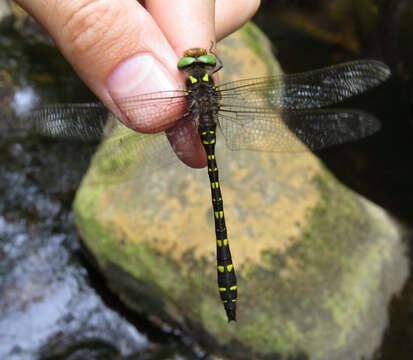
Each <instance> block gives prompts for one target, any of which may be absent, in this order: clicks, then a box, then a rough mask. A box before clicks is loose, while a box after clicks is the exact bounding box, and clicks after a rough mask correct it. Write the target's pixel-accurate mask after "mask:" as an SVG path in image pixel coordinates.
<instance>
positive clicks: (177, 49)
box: [16, 0, 259, 167]
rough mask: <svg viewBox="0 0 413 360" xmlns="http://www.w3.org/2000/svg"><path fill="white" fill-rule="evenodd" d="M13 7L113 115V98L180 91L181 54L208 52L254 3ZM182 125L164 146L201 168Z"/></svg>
mask: <svg viewBox="0 0 413 360" xmlns="http://www.w3.org/2000/svg"><path fill="white" fill-rule="evenodd" d="M16 1H17V2H18V3H19V4H20V5H21V6H22V7H23V8H24V9H26V10H27V11H28V12H29V13H30V14H31V15H32V16H34V17H35V18H36V19H37V20H38V21H39V22H40V23H41V24H42V25H43V26H44V27H45V29H46V30H47V31H48V32H49V34H50V35H51V36H52V38H53V39H54V41H55V43H56V44H57V46H58V47H59V49H60V50H61V52H62V53H63V55H64V56H65V57H66V58H67V60H68V61H69V62H70V63H71V64H72V66H73V68H74V69H75V70H76V72H77V73H78V74H79V76H80V77H81V79H82V80H83V81H84V82H85V83H86V84H87V85H88V86H89V88H90V89H91V90H92V91H93V92H94V93H95V94H96V95H97V96H98V97H99V98H100V100H102V101H103V102H104V103H108V100H109V105H108V106H109V108H110V110H111V111H112V112H114V113H115V114H119V110H120V111H121V113H122V109H121V108H120V109H119V108H117V105H116V103H115V102H111V100H113V99H115V98H120V97H127V96H133V95H138V94H143V93H148V92H155V91H163V90H176V89H181V88H182V87H183V79H182V75H181V74H180V73H179V71H178V70H177V62H178V60H179V58H180V57H181V56H182V55H183V53H184V51H185V50H187V49H189V48H194V47H204V48H206V49H209V48H210V46H211V43H215V42H216V38H217V39H218V40H219V39H222V38H223V37H225V36H226V35H228V34H229V33H231V32H233V31H235V30H236V29H237V28H239V27H241V26H242V25H243V24H244V23H245V22H246V21H247V20H248V19H249V18H250V17H251V16H252V15H253V14H254V13H255V11H256V10H257V8H258V6H259V0H238V1H226V0H216V1H212V0H190V1H188V0H173V1H172V0H171V1H168V0H146V1H136V0H117V1H110V0H72V1H62V0H53V1H52V0H16ZM165 116H167V114H165ZM121 119H122V121H123V122H124V123H125V125H127V126H128V127H130V128H132V129H134V130H137V131H139V132H143V133H145V132H151V129H153V128H157V127H158V128H159V124H156V123H154V122H156V121H158V120H155V119H154V120H153V121H147V122H145V123H144V124H141V123H139V119H133V118H130V117H124V118H123V117H121ZM187 123H188V122H187ZM189 125H191V124H186V125H185V124H184V125H181V126H182V127H183V128H182V129H179V130H180V131H177V132H175V131H174V132H170V134H171V135H170V136H169V140H170V141H171V143H172V144H173V146H174V149H175V150H176V151H177V153H179V154H182V157H183V158H184V161H185V163H187V164H188V165H190V166H193V167H202V166H205V155H204V150H203V148H202V145H201V144H200V142H199V138H198V137H197V136H193V131H194V130H193V128H192V126H189ZM173 133H179V134H180V135H179V137H180V138H179V139H178V138H176V136H174V135H173ZM178 140H179V141H178Z"/></svg>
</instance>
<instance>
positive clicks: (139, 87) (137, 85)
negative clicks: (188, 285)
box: [107, 53, 178, 125]
mask: <svg viewBox="0 0 413 360" xmlns="http://www.w3.org/2000/svg"><path fill="white" fill-rule="evenodd" d="M107 87H108V91H109V93H110V95H111V97H112V99H113V101H114V102H115V103H116V104H117V106H118V107H119V109H120V110H121V112H122V114H123V115H125V116H126V117H127V118H128V119H127V121H130V122H132V123H134V122H136V121H138V120H139V119H133V118H130V112H131V111H130V106H131V104H130V103H128V104H122V101H121V99H122V98H125V97H131V96H135V95H139V94H146V93H150V92H156V91H165V90H176V89H177V88H178V84H177V83H176V82H175V81H174V79H173V78H172V76H171V75H170V74H169V73H168V71H167V70H166V68H165V67H164V66H163V65H162V64H161V63H160V62H159V61H157V60H156V59H155V58H154V57H153V56H152V55H150V54H148V53H144V54H138V55H135V56H132V57H131V58H129V59H127V60H125V61H124V62H122V63H121V64H120V65H118V67H117V68H116V69H115V70H114V71H113V72H112V74H111V75H110V76H109V78H108V80H107ZM126 106H127V108H126ZM128 109H129V110H128ZM128 111H129V113H128ZM133 115H135V114H133ZM132 125H133V124H132Z"/></svg>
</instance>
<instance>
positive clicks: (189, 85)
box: [186, 67, 220, 130]
mask: <svg viewBox="0 0 413 360" xmlns="http://www.w3.org/2000/svg"><path fill="white" fill-rule="evenodd" d="M192 70H193V71H191V73H190V74H189V75H188V77H187V80H186V102H187V105H188V110H189V112H190V113H191V115H192V117H193V119H194V120H195V123H196V127H197V129H198V130H199V126H204V125H211V124H216V122H217V121H216V118H217V112H218V110H219V99H220V97H219V94H218V92H217V89H216V87H215V83H214V79H213V78H212V76H210V74H209V73H208V72H205V71H200V69H199V68H198V67H194V68H193V69H192Z"/></svg>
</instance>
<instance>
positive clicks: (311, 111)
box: [21, 48, 390, 322]
mask: <svg viewBox="0 0 413 360" xmlns="http://www.w3.org/2000/svg"><path fill="white" fill-rule="evenodd" d="M177 67H178V70H179V71H181V72H182V73H183V74H184V75H185V77H186V81H185V87H184V89H177V90H174V91H161V92H154V93H148V94H142V95H137V96H132V97H126V98H119V99H115V100H114V103H115V104H116V105H120V106H121V108H122V114H121V116H126V117H134V118H139V121H141V122H142V123H144V122H145V121H148V120H152V121H155V122H156V120H157V119H163V121H164V124H165V123H166V124H167V125H168V126H169V127H173V125H176V124H177V123H179V122H182V121H190V122H191V124H192V125H193V126H194V128H195V130H196V133H197V134H198V135H197V136H199V138H200V141H201V143H202V146H203V148H204V149H205V153H206V157H207V168H208V175H209V182H210V190H211V199H212V208H213V216H214V222H215V234H216V259H217V282H218V292H219V295H220V298H221V301H222V303H223V306H224V309H225V312H226V315H227V319H228V322H230V321H235V320H236V301H237V294H238V285H237V279H236V275H235V269H234V264H233V261H232V257H231V251H230V245H229V240H228V231H227V227H226V222H225V215H224V205H223V196H222V192H221V185H220V181H219V176H218V164H217V158H216V154H215V144H216V140H217V137H216V135H217V128H218V129H219V130H220V131H221V133H222V134H223V136H224V138H225V141H226V144H227V146H228V147H229V148H230V149H231V150H241V149H247V150H255V151H275V152H280V151H282V152H291V151H302V150H303V149H310V150H318V149H321V148H324V147H327V146H330V145H334V144H340V143H344V142H348V141H354V140H357V139H360V138H363V137H365V136H368V135H370V134H372V133H374V132H375V131H377V130H378V129H379V127H380V123H379V121H378V120H377V119H376V118H375V117H374V116H373V115H371V114H368V113H366V112H363V111H359V110H354V109H320V108H323V107H326V106H329V105H332V104H335V103H337V102H340V101H342V100H343V99H346V98H348V97H351V96H353V95H356V94H359V93H361V92H363V91H365V90H367V89H369V88H372V87H374V86H376V85H378V84H380V83H381V82H383V81H384V80H386V79H387V78H388V77H389V76H390V70H389V68H388V67H387V66H386V65H385V64H384V63H382V62H379V61H376V60H357V61H352V62H347V63H342V64H338V65H334V66H329V67H325V68H321V69H318V70H314V71H309V72H304V73H297V74H283V75H277V76H269V77H259V78H251V79H243V80H237V81H232V82H228V83H224V84H221V85H216V84H215V82H214V78H213V74H214V73H216V72H217V71H219V70H220V69H222V67H223V64H222V61H221V60H220V59H219V57H218V56H217V55H216V54H215V53H214V52H212V50H211V49H210V50H209V51H207V50H206V49H205V48H193V49H189V50H187V51H185V52H184V56H183V57H182V58H181V59H180V60H179V62H178V64H177ZM106 105H107V103H106ZM165 113H168V114H171V115H169V117H168V118H167V119H166V121H165V119H164V117H165ZM107 115H108V110H107V108H106V107H105V105H104V104H103V103H99V102H94V103H76V104H70V103H67V104H66V103H61V104H50V105H45V106H42V107H40V108H37V109H34V110H33V111H31V112H30V114H29V115H28V116H25V119H24V121H22V122H21V124H22V125H23V126H24V127H25V129H26V130H28V132H29V133H32V134H34V133H35V134H38V135H43V136H50V137H54V138H77V139H100V138H101V137H103V136H106V135H107V134H109V133H113V132H114V131H115V130H116V129H118V128H119V127H124V126H123V125H121V123H120V122H117V123H115V125H113V123H112V125H111V126H109V125H108V122H107V119H108V117H107ZM115 116H117V117H118V118H119V117H121V116H120V115H119V114H115ZM108 128H109V129H110V130H108ZM131 139H132V140H136V141H133V142H131V141H130V140H131ZM110 141H112V143H113V144H114V146H112V147H110V148H109V149H111V150H108V151H106V152H103V153H102V154H100V155H99V154H98V155H97V158H95V159H94V163H95V164H97V166H99V165H102V166H104V164H105V162H107V161H108V159H109V160H110V159H111V157H122V156H124V157H125V158H128V157H130V156H131V154H132V155H139V158H140V161H141V162H142V163H143V164H146V165H145V166H144V167H143V168H142V173H143V174H145V173H146V174H147V170H148V169H150V168H152V166H153V167H156V165H160V166H163V164H165V162H168V161H169V160H165V159H167V157H166V156H165V153H166V152H168V151H169V152H170V153H173V151H171V145H170V144H169V143H168V141H166V137H165V135H164V133H163V137H161V136H159V134H139V133H136V132H132V131H131V132H130V133H128V134H127V135H118V136H114V137H113V138H111V139H110ZM131 144H132V145H131ZM143 170H144V171H143ZM113 171H114V172H116V169H114V170H113Z"/></svg>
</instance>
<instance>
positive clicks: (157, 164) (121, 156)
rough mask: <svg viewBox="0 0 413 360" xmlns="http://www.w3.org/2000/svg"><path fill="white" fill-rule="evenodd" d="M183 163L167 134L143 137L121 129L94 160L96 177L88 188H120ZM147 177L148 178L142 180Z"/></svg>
mask: <svg viewBox="0 0 413 360" xmlns="http://www.w3.org/2000/svg"><path fill="white" fill-rule="evenodd" d="M179 162H180V160H179V159H178V157H177V156H176V154H175V152H174V151H173V149H172V147H171V145H170V143H169V141H168V139H167V137H166V134H165V133H164V132H160V133H157V134H140V133H137V132H136V131H133V130H130V129H129V128H127V127H126V126H123V125H119V126H117V128H116V130H115V132H114V134H113V136H111V137H109V138H107V139H106V140H105V141H104V142H103V143H102V144H101V146H100V148H99V150H98V151H97V152H96V154H95V155H94V156H93V158H92V162H91V169H93V170H94V171H93V174H92V176H91V177H90V178H89V179H88V182H87V184H89V185H95V184H116V183H125V182H128V181H134V180H135V179H139V178H143V179H147V177H145V176H146V175H148V173H153V172H155V171H157V170H162V169H163V168H166V167H168V166H170V165H172V164H177V163H179ZM142 175H144V176H142Z"/></svg>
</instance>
